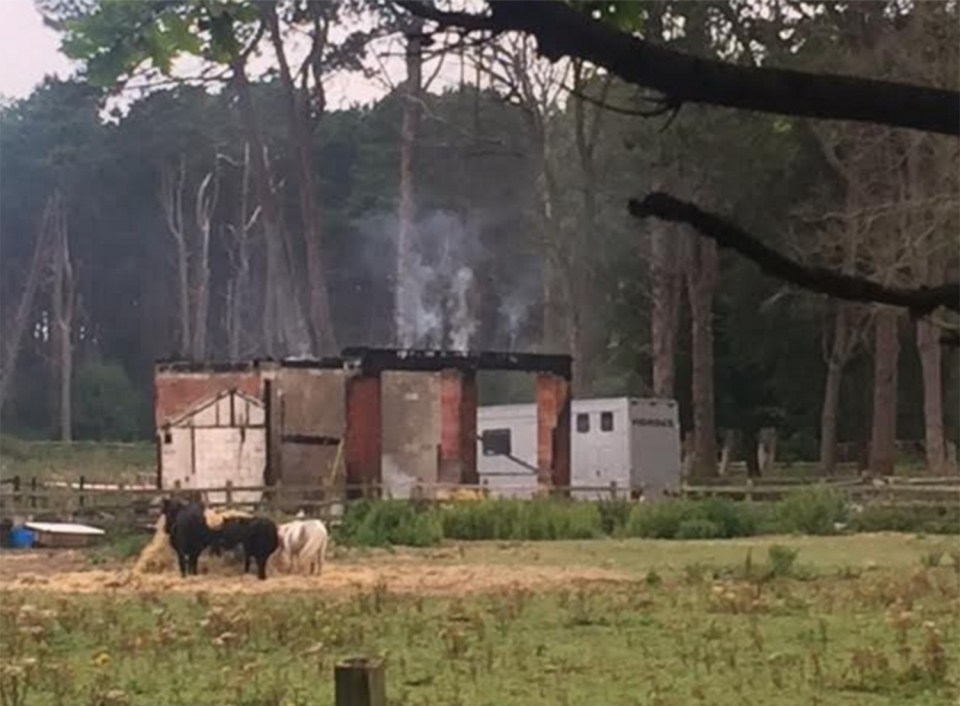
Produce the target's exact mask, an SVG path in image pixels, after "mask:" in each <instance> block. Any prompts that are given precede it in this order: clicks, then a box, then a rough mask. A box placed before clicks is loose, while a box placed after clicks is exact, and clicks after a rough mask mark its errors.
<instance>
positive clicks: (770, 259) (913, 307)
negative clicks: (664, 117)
mask: <svg viewBox="0 0 960 706" xmlns="http://www.w3.org/2000/svg"><path fill="white" fill-rule="evenodd" d="M629 209H630V213H631V215H633V216H635V217H637V218H648V217H650V216H653V217H656V218H660V219H662V220H665V221H672V222H674V223H686V224H688V225H690V226H692V227H693V228H694V229H695V230H696V231H697V232H698V233H700V234H701V235H703V236H706V237H707V238H710V239H712V240H715V241H716V243H717V245H719V246H720V247H721V248H730V249H731V250H734V251H736V252H738V253H739V254H741V255H743V256H744V257H746V258H747V259H748V260H751V261H752V262H753V263H754V264H756V265H757V266H759V267H760V269H761V270H763V271H764V272H765V273H767V274H769V275H772V276H774V277H778V278H780V279H782V280H785V281H787V282H790V283H791V284H795V285H797V286H798V287H802V288H803V289H808V290H810V291H813V292H819V293H821V294H827V295H829V296H832V297H836V298H837V299H845V300H848V301H857V302H878V303H880V304H889V305H891V306H899V307H904V308H906V309H909V310H910V313H911V314H912V315H913V316H915V317H920V316H925V315H927V314H929V313H930V312H932V311H934V310H935V309H937V308H939V307H944V308H946V309H949V310H951V311H955V312H960V284H958V283H957V282H952V283H948V284H944V285H941V286H937V287H918V288H916V289H906V288H902V287H887V286H884V285H882V284H878V283H877V282H873V281H871V280H867V279H863V278H861V277H853V276H850V275H845V274H840V273H838V272H834V271H832V270H828V269H826V268H823V267H808V266H806V265H802V264H800V263H798V262H795V261H794V260H791V259H790V258H788V257H785V256H784V255H781V254H780V253H778V252H777V251H776V250H773V249H771V248H769V247H767V246H766V245H764V244H763V243H761V242H760V241H759V240H757V239H756V238H754V237H753V236H751V235H749V234H748V233H746V232H745V231H744V230H743V229H741V228H740V227H739V226H737V225H735V224H734V223H731V222H730V221H728V220H726V219H724V218H721V217H720V216H717V215H714V214H711V213H707V212H705V211H702V210H701V209H700V208H698V207H697V206H695V205H694V204H692V203H689V202H687V201H681V200H680V199H677V198H674V197H673V196H670V195H669V194H664V193H659V192H654V193H651V194H649V195H647V197H646V198H644V199H643V201H640V200H637V199H630V202H629Z"/></svg>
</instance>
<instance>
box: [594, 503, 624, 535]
mask: <svg viewBox="0 0 960 706" xmlns="http://www.w3.org/2000/svg"><path fill="white" fill-rule="evenodd" d="M631 507H632V503H630V502H629V501H628V500H601V501H600V502H598V503H597V509H598V510H599V511H600V527H601V529H602V530H603V533H604V534H607V535H610V536H619V535H621V534H624V533H625V532H626V529H627V522H629V520H630V509H631Z"/></svg>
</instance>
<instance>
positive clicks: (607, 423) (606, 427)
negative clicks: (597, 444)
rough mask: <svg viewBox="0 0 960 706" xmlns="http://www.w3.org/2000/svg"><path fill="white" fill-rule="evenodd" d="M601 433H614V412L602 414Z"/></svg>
mask: <svg viewBox="0 0 960 706" xmlns="http://www.w3.org/2000/svg"><path fill="white" fill-rule="evenodd" d="M600 431H613V412H600Z"/></svg>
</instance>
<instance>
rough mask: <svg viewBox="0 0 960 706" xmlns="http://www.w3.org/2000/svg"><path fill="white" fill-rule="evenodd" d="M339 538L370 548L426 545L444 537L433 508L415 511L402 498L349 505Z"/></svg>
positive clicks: (437, 542) (346, 542) (347, 542)
mask: <svg viewBox="0 0 960 706" xmlns="http://www.w3.org/2000/svg"><path fill="white" fill-rule="evenodd" d="M343 525H344V526H343V528H342V535H341V541H343V542H344V543H345V544H359V545H363V546H370V547H384V546H390V545H394V544H400V545H405V546H410V547H428V546H432V545H435V544H439V543H440V541H441V540H442V539H443V526H442V525H441V523H440V518H439V516H438V513H437V512H436V511H435V510H432V509H427V510H423V511H418V510H417V508H415V507H414V506H413V505H412V504H411V503H409V502H407V501H404V500H381V501H377V502H369V501H364V502H360V503H355V504H353V505H351V506H349V507H348V510H347V512H346V514H345V516H344V523H343Z"/></svg>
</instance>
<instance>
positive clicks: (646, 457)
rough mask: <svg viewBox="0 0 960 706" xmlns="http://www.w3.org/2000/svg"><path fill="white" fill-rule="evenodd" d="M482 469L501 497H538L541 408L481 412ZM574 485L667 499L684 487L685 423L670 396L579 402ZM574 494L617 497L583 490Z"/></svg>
mask: <svg viewBox="0 0 960 706" xmlns="http://www.w3.org/2000/svg"><path fill="white" fill-rule="evenodd" d="M477 434H478V440H477V471H478V474H479V476H480V482H481V483H482V484H483V485H486V486H487V487H488V488H490V491H491V494H493V495H500V496H523V497H529V496H531V495H532V494H533V493H534V492H535V491H536V488H537V407H536V405H534V404H512V405H494V406H487V407H480V408H479V409H478V410H477ZM570 434H571V440H570V450H571V469H570V475H571V484H572V485H573V486H575V487H576V486H580V487H589V488H600V487H603V488H608V487H610V486H611V485H612V484H614V483H616V487H617V488H618V490H619V491H620V492H623V493H626V492H627V491H629V492H630V493H631V495H637V494H642V495H643V497H644V499H646V500H651V499H656V498H658V497H660V496H661V495H662V494H663V491H664V490H665V489H667V488H677V487H678V486H679V485H680V422H679V419H678V416H677V403H676V402H675V401H674V400H669V399H637V398H630V397H614V398H600V399H585V400H574V401H573V403H572V404H571V411H570ZM573 495H574V497H580V498H596V497H598V496H599V497H609V493H608V492H603V491H599V490H597V491H575V492H574V493H573Z"/></svg>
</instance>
